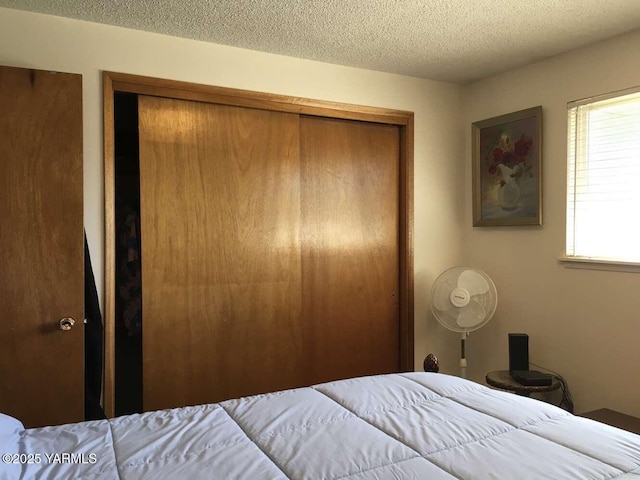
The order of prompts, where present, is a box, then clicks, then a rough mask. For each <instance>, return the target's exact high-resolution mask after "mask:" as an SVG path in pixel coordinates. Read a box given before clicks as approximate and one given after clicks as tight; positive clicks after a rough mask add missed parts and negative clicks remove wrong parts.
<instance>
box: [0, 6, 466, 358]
mask: <svg viewBox="0 0 640 480" xmlns="http://www.w3.org/2000/svg"><path fill="white" fill-rule="evenodd" d="M0 64H4V65H11V66H19V67H32V68H37V69H46V70H59V71H65V72H74V73H80V74H82V75H83V84H84V97H83V98H84V164H85V172H84V186H85V224H86V229H87V234H88V237H89V243H90V247H91V249H92V256H93V260H94V263H95V264H96V265H95V273H96V277H97V280H98V284H99V285H98V286H99V289H101V288H102V275H103V271H104V269H103V261H102V257H103V244H104V242H103V235H104V229H103V222H104V217H103V195H104V193H103V159H102V121H101V118H102V111H101V108H102V90H101V71H102V70H110V71H117V72H125V73H134V74H140V75H147V76H153V77H160V78H170V79H177V80H184V81H190V82H197V83H202V84H207V85H217V86H223V87H233V88H241V89H248V90H255V91H261V92H271V93H278V94H285V95H293V96H301V97H307V98H315V99H323V100H331V101H339V102H346V103H354V104H362V105H371V106H378V107H386V108H394V109H402V110H411V111H413V112H415V237H414V243H415V280H416V281H415V285H416V309H415V318H416V322H415V324H416V326H415V331H416V349H415V352H416V359H417V363H416V367H419V366H420V365H421V364H422V359H423V358H424V355H425V354H426V353H427V352H429V351H432V350H433V351H445V350H447V351H448V353H446V354H443V357H445V358H446V357H447V356H449V357H451V359H452V361H455V358H456V354H457V352H456V351H453V350H451V349H450V348H448V349H445V348H444V346H445V345H446V343H444V344H442V343H441V342H443V341H445V342H446V337H445V336H443V335H442V331H441V329H439V328H438V327H436V326H434V324H433V322H427V318H428V315H427V296H426V292H427V291H428V288H429V286H430V283H431V281H432V280H433V278H434V277H435V275H437V273H438V272H439V271H440V270H443V269H444V268H445V267H446V266H449V265H451V264H453V263H455V262H456V261H457V259H458V258H459V257H460V241H461V239H460V236H459V235H458V227H459V225H460V224H461V214H462V198H461V196H460V188H459V187H460V185H461V183H460V181H461V180H460V168H459V167H461V166H462V165H463V151H464V150H463V148H464V145H463V144H462V143H461V142H460V141H459V139H460V135H459V125H460V124H461V116H460V111H461V109H460V99H461V92H462V88H461V87H459V86H456V85H451V84H446V83H439V82H433V81H429V80H423V79H417V78H411V77H406V76H399V75H391V74H387V73H380V72H373V71H367V70H361V69H354V68H346V67H340V66H335V65H329V64H323V63H319V62H311V61H305V60H298V59H293V58H288V57H283V56H277V55H269V54H264V53H258V52H253V51H249V50H242V49H237V48H230V47H224V46H219V45H212V44H207V43H203V42H196V41H192V40H184V39H178V38H173V37H168V36H162V35H155V34H151V33H146V32H139V31H133V30H127V29H122V28H115V27H109V26H105V25H98V24H93V23H87V22H80V21H75V20H68V19H63V18H59V17H53V16H47V15H40V14H33V13H26V12H19V11H15V10H9V9H3V8H0ZM431 330H434V331H433V332H431ZM432 333H433V334H432ZM428 338H429V342H427V339H428ZM428 343H429V344H428ZM449 363H451V362H449Z"/></svg>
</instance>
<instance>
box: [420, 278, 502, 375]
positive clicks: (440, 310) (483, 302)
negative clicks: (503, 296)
mask: <svg viewBox="0 0 640 480" xmlns="http://www.w3.org/2000/svg"><path fill="white" fill-rule="evenodd" d="M497 306H498V293H497V291H496V286H495V285H494V284H493V281H491V278H489V276H488V275H487V274H486V273H484V272H483V271H482V270H479V269H477V268H473V267H453V268H450V269H449V270H446V271H444V272H442V273H441V274H440V276H439V277H438V278H436V281H435V282H434V284H433V287H432V288H431V311H432V312H433V315H434V316H435V317H436V320H438V322H440V324H441V325H442V326H443V327H445V328H448V329H449V330H453V331H454V332H461V333H462V339H461V345H460V374H461V376H462V378H465V377H466V374H467V359H466V354H465V341H466V339H467V336H468V334H469V332H472V331H474V330H477V329H478V328H480V327H482V326H483V325H484V324H486V323H487V322H488V321H489V320H491V317H493V314H494V313H495V311H496V307H497Z"/></svg>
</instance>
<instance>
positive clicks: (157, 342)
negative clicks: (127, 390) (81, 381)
mask: <svg viewBox="0 0 640 480" xmlns="http://www.w3.org/2000/svg"><path fill="white" fill-rule="evenodd" d="M139 126H140V172H141V173H140V176H141V239H142V289H143V296H142V304H143V305H142V314H143V377H144V380H143V391H144V400H143V402H144V409H145V410H154V409H159V408H167V407H175V406H180V405H189V404H198V403H208V402H217V401H220V400H224V399H228V398H232V397H239V396H243V395H250V394H256V393H261V392H267V391H272V390H278V389H283V388H289V387H294V386H298V385H301V384H303V383H304V376H305V369H304V364H303V353H304V352H303V351H302V343H301V342H302V340H301V337H302V332H301V323H300V312H301V292H300V285H301V279H300V272H301V266H300V238H299V237H300V235H299V231H300V186H299V178H300V164H299V136H298V133H299V130H298V116H297V115H295V114H287V113H277V112H268V111H262V110H255V109H248V108H241V107H231V106H222V105H213V104H207V103H198V102H190V101H183V100H172V99H163V98H154V97H144V96H141V97H140V99H139Z"/></svg>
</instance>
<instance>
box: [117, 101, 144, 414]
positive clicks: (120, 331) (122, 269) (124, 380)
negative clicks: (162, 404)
mask: <svg viewBox="0 0 640 480" xmlns="http://www.w3.org/2000/svg"><path fill="white" fill-rule="evenodd" d="M114 127H115V128H114V147H115V199H116V202H115V227H116V228H115V235H116V238H115V246H116V249H115V254H116V266H115V267H116V278H115V281H116V288H115V293H116V302H115V316H116V318H115V414H116V415H127V414H131V413H140V412H142V269H141V262H142V258H141V252H142V251H141V245H140V160H139V145H138V95H136V94H131V93H124V92H114Z"/></svg>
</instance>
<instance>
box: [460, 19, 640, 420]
mask: <svg viewBox="0 0 640 480" xmlns="http://www.w3.org/2000/svg"><path fill="white" fill-rule="evenodd" d="M638 52H640V32H635V33H632V34H628V35H625V36H622V37H618V38H615V39H613V40H610V41H607V42H603V43H599V44H596V45H593V46H590V47H587V48H583V49H580V50H576V51H574V52H571V53H568V54H564V55H560V56H557V57H554V58H552V59H549V60H547V61H543V62H540V63H538V64H535V65H531V66H529V67H526V68H522V69H519V70H516V71H512V72H509V73H506V74H502V75H498V76H495V77H493V78H490V79H487V80H485V81H481V82H478V83H475V84H473V85H470V86H467V87H466V88H465V92H464V101H463V104H464V112H465V118H464V137H465V140H466V154H465V158H466V162H467V164H466V169H465V175H464V181H465V184H464V185H465V188H464V195H465V201H464V222H463V229H462V231H461V234H462V235H463V252H464V254H463V258H464V261H465V262H466V263H468V264H471V265H475V266H478V267H480V268H482V269H484V270H485V271H486V272H487V273H489V274H490V275H491V277H492V278H493V280H494V281H495V283H496V286H497V288H498V296H499V306H498V311H497V313H496V315H495V317H494V319H493V320H492V321H491V322H490V323H489V324H487V325H486V326H485V327H483V328H482V329H481V330H479V331H478V332H477V333H475V334H472V336H471V337H470V339H469V348H468V357H469V362H470V368H469V373H470V377H471V378H472V379H475V380H479V381H480V380H482V379H483V378H484V374H485V373H486V372H488V371H491V370H498V369H505V368H507V367H508V352H507V333H509V332H526V333H528V334H529V336H530V346H529V349H530V359H531V361H532V362H534V363H536V364H538V365H541V366H544V367H546V368H549V369H552V370H555V371H557V372H559V373H560V374H562V375H563V376H564V377H565V378H566V379H567V380H568V382H569V386H570V389H571V392H572V394H573V396H574V400H575V403H576V411H578V412H584V411H588V410H593V409H597V408H602V407H609V408H613V409H616V410H620V411H622V412H625V413H628V414H631V415H635V416H640V381H639V380H640V376H639V374H638V365H639V362H640V350H639V348H638V347H639V340H640V295H639V293H638V292H639V291H640V272H639V273H622V272H605V271H594V270H578V269H569V268H565V267H564V266H562V265H561V264H559V263H558V261H557V259H558V257H559V256H560V255H562V253H563V251H564V241H565V199H566V187H565V186H566V178H567V175H566V147H567V142H566V135H567V126H566V123H567V108H566V105H567V102H569V101H571V100H576V99H581V98H585V97H589V96H592V95H598V94H602V93H607V92H612V91H615V90H620V89H624V88H628V87H633V86H638V85H640V61H639V60H640V57H639V56H638ZM536 105H542V107H543V120H542V121H543V132H542V133H543V150H542V154H543V176H542V182H543V225H542V227H492V228H489V227H475V228H474V227H472V210H471V123H472V122H474V121H477V120H483V119H486V118H490V117H494V116H497V115H502V114H505V113H509V112H513V111H517V110H521V109H524V108H528V107H533V106H536ZM639 188H640V187H639ZM631 214H632V215H635V214H637V212H631Z"/></svg>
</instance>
